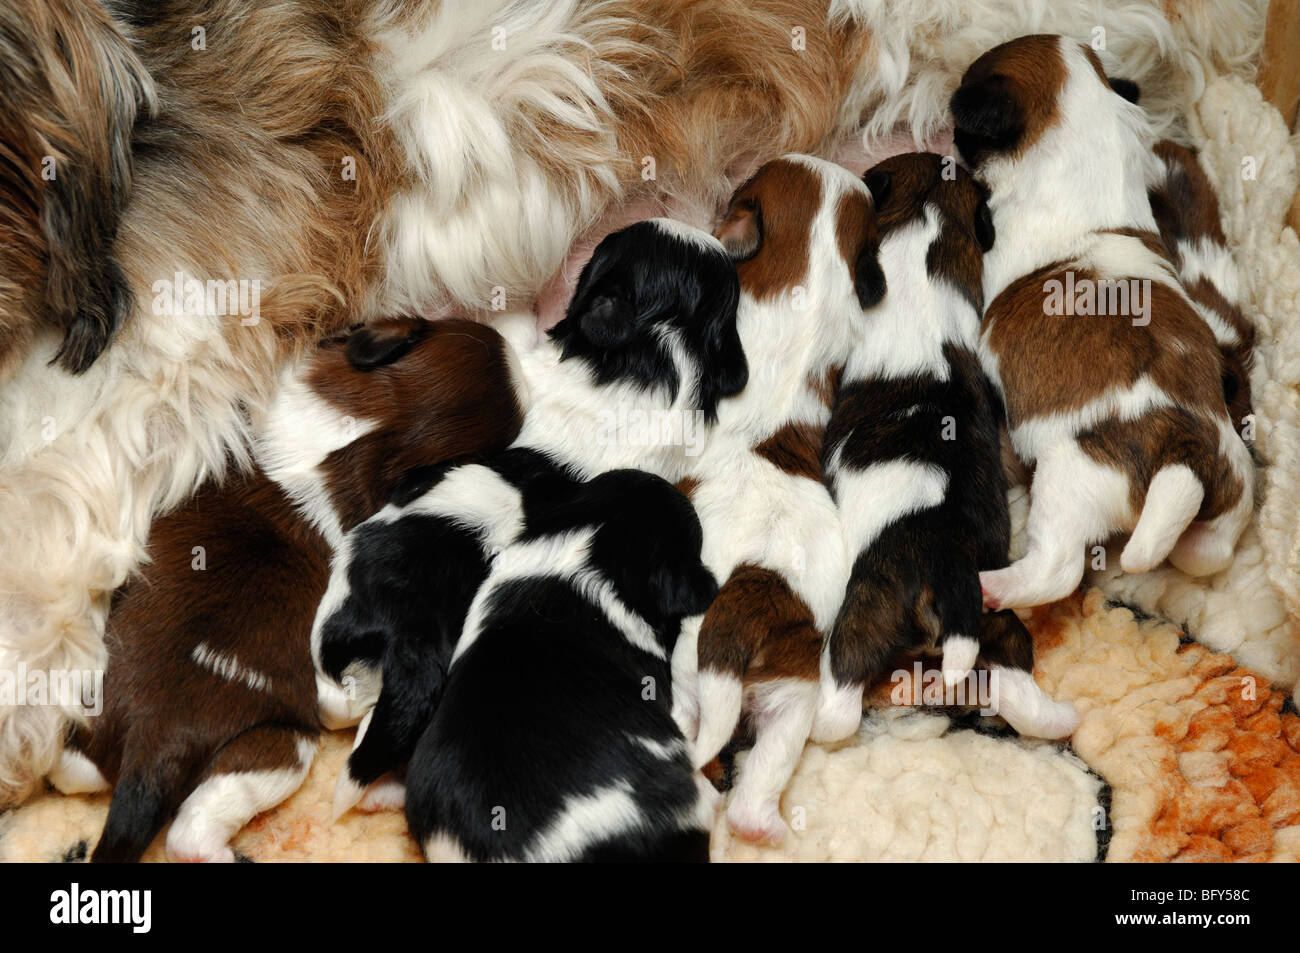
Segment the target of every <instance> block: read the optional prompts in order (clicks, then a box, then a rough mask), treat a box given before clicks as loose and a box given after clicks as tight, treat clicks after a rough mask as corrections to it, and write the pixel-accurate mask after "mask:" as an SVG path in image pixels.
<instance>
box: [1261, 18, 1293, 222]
mask: <svg viewBox="0 0 1300 953" xmlns="http://www.w3.org/2000/svg"><path fill="white" fill-rule="evenodd" d="M1255 83H1256V85H1257V86H1259V91H1260V92H1261V93H1262V94H1263V95H1264V98H1265V99H1266V100H1268V101H1269V102H1270V103H1272V104H1273V106H1274V107H1276V108H1277V111H1278V112H1280V113H1281V114H1282V119H1283V121H1284V122H1285V123H1286V124H1287V128H1289V129H1292V130H1295V129H1296V122H1297V113H1300V0H1271V2H1270V3H1269V5H1268V20H1267V21H1266V23H1265V27H1264V50H1263V52H1262V53H1261V55H1260V61H1259V74H1258V77H1257V78H1256V80H1255ZM1286 223H1287V224H1288V225H1290V226H1291V227H1292V228H1294V229H1295V230H1296V232H1297V233H1300V189H1297V191H1296V194H1295V197H1294V199H1292V201H1291V210H1290V211H1289V212H1288V213H1287V216H1286Z"/></svg>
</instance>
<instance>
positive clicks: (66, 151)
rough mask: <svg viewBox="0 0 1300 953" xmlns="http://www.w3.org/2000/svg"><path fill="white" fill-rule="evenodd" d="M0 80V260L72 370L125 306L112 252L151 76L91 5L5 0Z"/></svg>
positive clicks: (93, 351) (99, 346)
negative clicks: (36, 292) (25, 285)
mask: <svg viewBox="0 0 1300 953" xmlns="http://www.w3.org/2000/svg"><path fill="white" fill-rule="evenodd" d="M0 89H3V90H5V95H4V96H3V97H0V129H3V130H4V133H3V134H2V135H0V233H8V234H10V235H11V236H17V237H18V242H17V243H14V244H10V245H9V247H8V249H7V250H6V251H4V252H0V263H3V265H4V266H3V267H0V270H2V271H5V272H7V273H9V275H10V276H11V277H13V276H14V275H17V276H19V277H20V278H21V279H23V280H31V281H32V282H33V286H34V287H37V288H42V289H43V293H44V295H43V300H39V298H38V299H37V300H36V301H33V302H32V303H31V304H29V308H30V309H31V310H32V314H33V317H36V316H37V315H41V316H43V317H44V320H46V321H47V322H48V323H50V324H53V325H55V326H56V327H58V328H61V329H62V331H63V342H62V344H60V346H59V349H58V352H57V353H56V354H55V358H54V360H55V361H56V362H57V363H59V364H60V365H61V366H62V367H63V368H64V369H66V370H68V371H70V372H72V373H81V372H82V371H84V370H86V369H87V368H88V367H90V365H91V364H92V363H93V362H94V360H95V359H96V358H97V357H98V356H99V354H100V353H101V352H102V351H103V350H104V348H105V347H107V346H108V344H109V342H110V341H112V339H113V336H114V335H115V334H116V332H117V329H118V327H119V326H120V325H121V323H122V321H123V320H124V319H125V318H126V315H127V314H128V313H129V311H130V309H131V305H132V296H131V292H130V289H129V287H128V285H127V282H126V279H125V277H124V276H123V274H122V270H121V268H120V267H119V266H118V263H117V261H116V260H115V259H114V258H113V255H112V251H113V244H114V242H115V240H116V237H117V228H118V221H119V218H120V216H121V212H122V209H123V207H124V206H125V204H126V200H127V197H128V195H129V193H130V190H131V178H132V173H133V160H132V151H131V137H132V133H133V130H134V128H135V124H136V119H137V116H139V115H140V114H141V113H152V112H153V111H154V109H155V108H156V94H155V91H154V85H153V80H152V78H151V77H150V75H149V72H148V70H147V69H146V68H145V67H144V64H143V63H141V62H140V60H139V59H138V58H137V57H136V55H135V53H134V51H133V50H132V49H131V45H130V44H129V43H128V42H127V39H126V37H125V36H123V35H122V33H121V31H120V30H119V28H118V26H117V25H116V24H115V23H114V21H113V20H112V19H110V17H109V16H108V15H107V14H106V13H105V12H104V11H103V10H102V9H101V8H100V6H99V4H97V3H86V2H84V0H11V2H10V3H6V4H3V5H0ZM10 266H12V267H10ZM29 293H30V291H29Z"/></svg>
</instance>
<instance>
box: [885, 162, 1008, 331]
mask: <svg viewBox="0 0 1300 953" xmlns="http://www.w3.org/2000/svg"><path fill="white" fill-rule="evenodd" d="M945 172H950V175H951V178H947V177H945ZM864 179H865V180H866V182H867V186H868V188H871V189H872V195H873V196H875V195H876V192H877V191H880V192H881V195H880V196H877V199H876V214H877V216H878V218H879V221H880V237H881V239H882V240H883V239H884V238H885V236H887V235H889V234H890V233H891V232H893V231H895V230H896V229H899V228H903V227H904V226H906V225H909V224H912V223H913V222H916V221H917V220H918V219H920V218H921V216H922V215H923V214H924V213H925V210H926V208H931V209H933V210H934V211H935V212H936V213H937V214H938V216H939V234H938V236H937V237H936V238H935V240H934V242H933V243H932V244H931V245H930V249H929V252H928V254H927V256H926V270H927V272H928V273H929V274H930V275H931V276H932V277H937V278H941V279H943V280H944V281H946V282H947V283H948V284H949V285H951V286H952V287H953V288H955V289H956V290H957V291H958V292H960V293H961V294H962V295H963V296H964V297H965V298H966V299H967V300H968V301H970V302H971V304H972V306H973V307H974V308H975V309H976V311H980V310H982V309H983V307H984V283H983V278H984V252H985V251H986V250H987V249H988V248H989V247H991V246H992V242H993V220H992V217H991V216H990V214H989V211H988V190H987V189H986V188H985V187H984V186H982V185H980V184H979V183H978V182H976V181H975V179H974V178H973V177H972V176H971V174H970V173H969V172H967V171H966V169H964V168H963V167H961V166H958V165H957V164H956V163H955V162H953V161H952V159H951V157H947V156H940V155H936V154H934V153H932V152H913V153H905V154H903V155H898V156H891V157H890V158H888V159H885V160H883V161H882V162H879V163H877V164H876V165H874V166H872V167H871V169H869V170H868V171H867V173H866V175H865V176H864Z"/></svg>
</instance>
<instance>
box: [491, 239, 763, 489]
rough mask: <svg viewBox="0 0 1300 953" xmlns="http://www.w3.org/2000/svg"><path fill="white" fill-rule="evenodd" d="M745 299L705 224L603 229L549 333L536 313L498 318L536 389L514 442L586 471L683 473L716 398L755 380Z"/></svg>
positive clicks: (522, 379) (525, 378)
mask: <svg viewBox="0 0 1300 953" xmlns="http://www.w3.org/2000/svg"><path fill="white" fill-rule="evenodd" d="M739 298H740V279H739V278H738V276H737V274H736V266H735V264H734V263H733V262H732V260H731V258H730V257H729V256H728V255H727V252H726V250H725V249H724V248H723V246H722V243H721V242H720V241H718V239H716V238H714V237H713V236H712V235H710V234H709V233H707V232H704V231H701V230H699V229H696V228H692V227H690V226H689V225H683V224H681V223H680V222H675V221H673V220H671V219H666V218H657V219H650V220H648V221H644V222H637V223H636V224H634V225H629V226H628V227H627V228H624V229H621V230H620V231H617V232H614V233H613V234H611V235H608V236H606V237H605V238H604V239H603V240H602V241H601V243H600V244H599V245H598V246H596V251H595V252H594V253H593V254H592V257H591V260H590V261H588V262H587V264H586V266H585V267H584V268H583V269H582V274H581V276H580V277H579V279H578V287H577V290H576V291H575V292H574V296H573V300H572V301H571V302H570V303H569V307H568V310H567V311H566V313H565V317H564V319H563V320H562V321H560V322H559V323H558V324H557V325H556V326H555V327H553V328H551V330H550V331H548V332H547V334H546V338H545V339H544V340H542V341H540V342H539V341H538V340H537V332H536V322H535V318H534V317H533V316H532V315H531V314H528V315H512V316H506V317H504V318H503V319H501V320H499V321H497V322H496V324H495V326H496V327H497V329H498V330H499V331H500V332H501V333H502V334H503V335H504V336H505V337H506V339H507V340H509V341H510V343H511V345H512V346H513V347H514V349H515V353H516V355H517V359H518V360H517V365H516V368H515V370H516V375H517V378H518V380H519V386H520V389H521V390H522V391H524V392H526V394H527V400H528V413H527V415H526V417H525V420H524V429H523V431H522V432H521V433H520V435H519V439H518V440H517V441H516V446H521V447H535V448H537V449H540V450H544V451H546V452H547V453H549V454H550V455H551V456H552V457H554V458H555V459H556V460H557V461H559V462H561V463H564V464H566V465H568V466H571V467H573V468H575V469H576V470H578V471H579V472H580V473H582V474H583V475H584V476H587V477H591V476H595V475H596V474H598V473H603V472H605V471H606V470H612V469H616V468H618V467H636V468H638V469H642V470H647V471H649V472H651V473H657V474H658V475H660V476H662V477H664V478H665V479H668V480H678V479H681V477H682V476H684V475H685V474H686V472H687V471H688V469H689V468H690V465H691V464H692V463H693V462H694V459H695V457H697V456H698V455H699V454H700V453H701V452H702V450H703V442H704V440H705V438H706V436H707V429H708V428H709V427H710V426H711V425H712V424H713V423H714V421H716V420H717V414H718V401H720V400H721V399H722V398H724V397H731V396H734V395H736V394H738V393H740V391H741V390H743V389H744V387H745V384H746V382H747V381H748V380H749V368H748V365H747V363H746V359H745V352H744V350H743V349H742V347H741V343H740V335H739V332H738V331H737V329H736V308H737V304H738V302H739Z"/></svg>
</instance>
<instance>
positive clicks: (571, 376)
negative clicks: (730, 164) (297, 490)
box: [312, 219, 747, 812]
mask: <svg viewBox="0 0 1300 953" xmlns="http://www.w3.org/2000/svg"><path fill="white" fill-rule="evenodd" d="M738 297H739V284H738V279H737V277H736V268H735V266H734V265H733V264H732V262H731V259H730V258H729V257H728V255H727V253H726V251H725V250H724V249H723V247H722V245H721V243H719V242H718V241H717V239H715V238H713V237H712V236H711V235H708V234H707V233H705V232H701V231H698V230H696V229H692V228H690V227H688V226H685V225H681V224H679V223H676V222H671V221H669V220H667V219H656V220H652V221H647V222H639V223H637V224H635V225H631V226H629V227H627V228H624V229H622V230H621V231H618V232H615V233H613V234H612V235H609V236H607V237H606V238H605V239H604V240H603V241H601V243H600V244H599V246H597V248H596V251H595V253H594V254H593V256H592V258H591V260H590V261H589V262H588V263H587V265H586V267H585V268H584V269H583V271H582V275H581V278H580V280H579V282H578V288H577V291H576V293H575V294H574V297H573V301H572V302H571V303H570V305H569V309H568V312H567V314H566V316H565V318H564V320H563V321H561V322H560V323H559V324H557V325H556V326H555V327H554V328H552V329H551V330H550V332H549V333H548V336H547V338H546V340H545V341H544V342H541V343H538V342H537V341H536V332H535V330H534V325H533V321H532V318H531V317H528V318H527V319H526V321H525V322H521V321H520V320H518V319H517V318H516V317H514V316H512V317H509V318H506V319H503V320H501V321H500V322H499V323H498V325H497V326H498V327H499V328H500V329H501V330H502V331H503V333H505V334H507V335H508V336H509V337H510V338H511V340H512V343H513V344H515V345H516V347H515V349H514V353H516V354H517V360H516V361H515V363H514V364H513V371H514V375H515V379H516V381H517V386H518V389H519V390H520V392H521V393H523V394H525V395H526V399H527V403H528V412H527V415H526V417H525V420H524V425H523V429H522V431H521V432H520V434H519V438H518V440H517V441H516V442H515V444H516V447H517V448H519V449H520V450H529V451H533V453H532V454H531V455H529V454H523V455H521V456H517V457H515V458H513V459H514V461H515V462H514V463H512V464H508V465H507V464H504V463H503V464H502V466H503V467H505V469H501V468H498V469H497V470H496V471H494V472H488V471H485V470H475V471H473V472H471V473H465V474H456V479H455V480H454V481H451V482H450V483H449V484H448V485H447V486H434V487H432V489H431V490H430V491H429V492H430V493H431V495H430V496H428V497H427V498H421V499H419V500H416V499H415V496H414V495H413V494H408V495H407V496H406V497H405V498H404V499H403V500H400V501H395V502H396V503H398V504H399V505H397V506H396V507H395V508H394V509H392V510H391V511H390V512H388V513H386V514H381V515H380V516H379V517H377V518H376V519H375V521H374V525H373V526H368V527H366V528H363V529H362V530H359V531H358V533H357V537H358V538H357V539H356V540H352V541H349V542H348V543H347V544H345V545H344V546H342V547H341V548H340V553H339V556H338V557H337V558H336V560H335V565H334V575H333V581H332V582H331V586H330V593H331V595H330V596H329V597H328V598H327V599H326V600H325V602H324V603H323V604H322V606H321V610H320V613H319V615H318V620H317V623H318V624H317V625H316V627H315V629H314V632H313V641H312V646H313V658H314V659H315V661H316V664H317V669H318V671H319V673H320V674H321V681H322V684H323V685H324V686H326V687H323V688H322V697H325V696H328V697H331V698H334V699H338V700H339V707H338V708H337V709H336V710H335V711H334V712H333V713H332V714H333V716H334V718H333V723H337V724H349V723H355V722H356V721H358V720H359V719H361V718H363V717H365V716H366V714H367V712H369V711H370V709H371V708H372V707H373V706H375V705H376V703H380V706H381V707H380V708H378V709H376V711H375V714H374V716H373V718H372V719H371V720H370V721H368V722H367V723H366V726H365V729H364V731H363V732H360V733H359V735H358V739H357V746H358V747H357V748H356V749H355V750H354V754H353V757H352V758H351V759H350V760H349V766H348V768H347V770H346V771H345V772H344V774H343V775H342V776H340V779H339V784H338V788H337V789H336V800H335V810H336V811H338V812H341V811H343V810H346V809H347V808H348V807H349V806H351V805H352V804H354V803H356V801H357V800H358V798H359V797H360V796H361V791H362V787H363V786H364V785H366V784H369V783H371V782H372V781H374V780H375V779H376V778H378V776H379V774H380V773H382V771H384V770H387V769H388V768H391V767H396V766H397V765H398V764H399V763H400V762H401V761H403V760H405V755H407V754H409V751H410V748H411V746H412V745H413V744H414V741H415V738H416V737H418V728H419V727H422V724H423V721H424V720H427V716H428V714H429V712H430V711H431V709H432V706H433V705H435V704H436V699H437V688H436V686H437V685H439V684H440V683H441V679H442V669H444V668H445V666H446V661H447V657H448V656H449V654H450V651H451V646H452V645H453V644H454V640H455V638H456V637H457V636H458V635H459V631H460V630H459V625H460V621H461V620H462V619H463V618H464V611H465V601H466V600H467V599H468V598H469V597H470V596H472V595H473V592H474V590H475V589H476V588H477V583H478V582H479V581H481V580H482V578H483V575H484V572H485V569H484V567H485V565H486V560H487V558H488V554H489V553H490V552H491V551H492V550H493V549H495V548H500V547H501V546H504V545H506V544H508V543H509V542H510V541H511V539H512V538H513V537H512V536H511V535H510V533H511V532H515V531H517V530H518V528H519V523H518V515H519V513H520V512H521V507H522V505H523V504H522V501H521V500H520V499H519V493H520V492H521V491H522V489H523V482H521V481H523V480H525V479H528V480H531V479H534V478H536V477H538V476H540V475H541V473H542V471H544V470H545V469H546V467H548V466H550V467H551V469H552V470H553V471H554V472H559V471H558V470H557V469H556V468H558V467H563V468H566V470H567V472H569V473H572V474H574V475H577V476H579V477H588V476H593V475H595V474H597V473H600V472H603V471H605V470H608V469H613V468H615V467H620V466H637V467H639V468H641V469H645V470H649V471H652V472H658V473H661V474H664V475H667V476H671V477H673V478H676V477H679V476H680V475H681V473H682V471H683V469H684V468H685V467H686V465H687V464H688V462H689V461H691V460H692V459H693V458H694V456H695V455H697V454H698V453H699V452H700V451H701V450H702V448H703V445H704V441H705V439H706V438H707V436H708V432H709V426H710V425H711V424H712V422H713V420H714V419H715V418H716V416H717V406H718V401H719V400H720V399H722V398H723V397H727V396H730V395H733V394H735V393H737V392H738V391H739V390H740V389H741V388H742V387H744V385H745V380H746V378H747V368H746V362H745V356H744V353H743V351H742V350H741V347H740V338H739V335H738V334H737V331H736V305H737V299H738ZM539 458H540V459H539ZM521 461H527V465H526V466H525V467H524V468H523V470H521V471H520V472H518V473H511V472H510V468H515V469H518V467H519V465H520V462H521ZM552 464H553V466H552ZM494 466H495V463H494ZM511 481H514V482H511ZM475 487H477V489H474V488H475ZM410 501H414V502H412V503H411V506H410V507H409V508H408V507H406V506H404V505H402V504H405V503H407V502H410ZM408 510H409V512H408ZM511 514H513V515H511ZM408 516H409V517H410V518H407V517H408ZM430 520H433V521H434V523H436V526H437V529H434V528H432V525H431V524H430V523H429V521H430ZM487 523H491V526H488V525H487ZM448 534H450V535H448ZM405 540H409V542H405ZM444 545H445V546H449V547H451V548H452V549H453V550H454V551H455V553H456V557H455V558H456V559H458V560H461V562H460V563H459V564H456V565H454V566H453V565H451V564H450V563H451V557H449V556H446V555H442V556H439V555H437V554H438V553H439V552H440V547H442V546H444ZM475 553H476V555H475ZM428 559H437V560H439V567H438V568H435V567H431V566H425V565H424V564H423V563H424V561H425V560H428ZM345 601H347V602H348V605H346V606H345V605H344V602H345ZM375 620H381V621H375ZM417 643H418V644H417ZM345 679H346V681H347V686H346V689H345V687H344V680H345ZM363 746H364V747H363Z"/></svg>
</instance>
